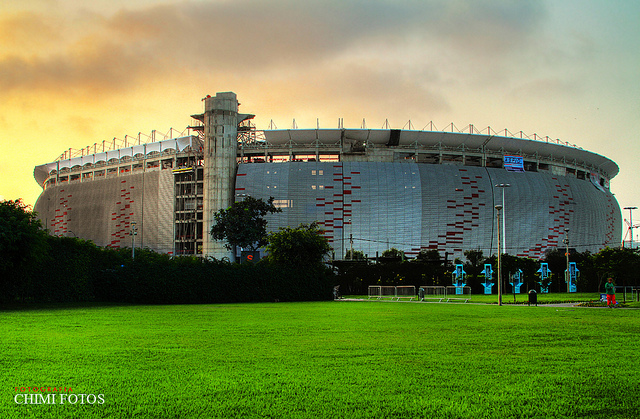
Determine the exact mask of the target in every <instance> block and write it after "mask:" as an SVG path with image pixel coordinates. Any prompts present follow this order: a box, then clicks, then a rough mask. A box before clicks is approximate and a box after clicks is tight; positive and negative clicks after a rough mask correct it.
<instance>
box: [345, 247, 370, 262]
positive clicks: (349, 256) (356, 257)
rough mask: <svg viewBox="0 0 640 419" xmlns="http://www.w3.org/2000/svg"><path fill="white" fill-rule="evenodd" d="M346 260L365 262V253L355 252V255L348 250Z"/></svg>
mask: <svg viewBox="0 0 640 419" xmlns="http://www.w3.org/2000/svg"><path fill="white" fill-rule="evenodd" d="M344 259H345V260H365V259H366V258H365V256H364V252H363V251H361V250H354V251H353V255H352V254H351V249H347V253H345V255H344Z"/></svg>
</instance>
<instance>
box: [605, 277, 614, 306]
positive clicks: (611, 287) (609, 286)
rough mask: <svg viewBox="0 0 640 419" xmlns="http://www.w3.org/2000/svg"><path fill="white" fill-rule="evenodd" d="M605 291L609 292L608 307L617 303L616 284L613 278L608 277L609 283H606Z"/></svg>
mask: <svg viewBox="0 0 640 419" xmlns="http://www.w3.org/2000/svg"><path fill="white" fill-rule="evenodd" d="M604 291H605V292H606V293H607V307H609V308H611V307H613V306H614V305H616V304H617V303H616V286H615V285H613V279H612V278H609V279H607V283H606V284H604Z"/></svg>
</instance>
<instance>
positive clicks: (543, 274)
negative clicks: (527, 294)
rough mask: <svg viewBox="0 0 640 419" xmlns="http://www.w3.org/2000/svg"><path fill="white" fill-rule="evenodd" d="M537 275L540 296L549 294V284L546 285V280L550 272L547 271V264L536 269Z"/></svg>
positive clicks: (542, 264)
mask: <svg viewBox="0 0 640 419" xmlns="http://www.w3.org/2000/svg"><path fill="white" fill-rule="evenodd" d="M538 273H539V274H540V281H538V284H540V292H541V293H542V294H546V293H548V292H549V284H548V283H547V280H548V278H549V275H550V274H551V271H550V270H549V264H548V263H541V264H540V269H538Z"/></svg>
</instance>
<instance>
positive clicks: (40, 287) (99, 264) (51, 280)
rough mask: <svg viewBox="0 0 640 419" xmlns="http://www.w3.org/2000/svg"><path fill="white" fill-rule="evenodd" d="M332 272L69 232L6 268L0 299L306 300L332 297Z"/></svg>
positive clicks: (123, 301) (120, 301) (133, 300)
mask: <svg viewBox="0 0 640 419" xmlns="http://www.w3.org/2000/svg"><path fill="white" fill-rule="evenodd" d="M332 285H333V284H332V275H331V273H330V271H329V270H327V269H323V268H321V267H309V268H307V269H304V268H301V267H299V266H296V267H289V266H283V265H275V264H272V263H268V262H266V261H264V262H260V263H257V264H242V265H240V264H235V263H230V262H226V261H218V260H204V259H200V258H195V257H176V258H170V257H169V256H167V255H163V254H158V253H154V252H151V251H147V250H140V251H138V250H136V257H135V259H132V258H131V249H122V250H113V249H104V248H100V247H98V246H95V245H94V244H93V243H91V242H88V241H84V240H80V239H75V238H60V237H51V236H49V237H48V238H47V246H46V250H45V252H44V254H43V255H41V257H40V258H39V259H38V260H37V261H33V263H32V264H30V265H29V266H28V267H27V268H26V269H22V270H21V271H19V272H18V271H15V272H13V273H12V279H11V281H10V282H9V283H8V284H7V286H6V289H5V293H4V298H3V300H4V301H5V302H11V301H19V302H91V301H95V302H114V303H144V304H186V303H231V302H259V301H312V300H326V299H330V298H332Z"/></svg>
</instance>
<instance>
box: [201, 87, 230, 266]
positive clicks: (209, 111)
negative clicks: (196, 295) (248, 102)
mask: <svg viewBox="0 0 640 419" xmlns="http://www.w3.org/2000/svg"><path fill="white" fill-rule="evenodd" d="M237 149H238V100H237V97H236V94H235V93H233V92H224V93H216V95H215V97H207V98H206V99H205V111H204V185H203V186H204V195H203V199H204V201H203V217H204V223H203V227H204V237H203V240H204V243H203V245H204V249H203V254H204V255H205V256H212V257H215V258H216V259H221V258H223V257H228V258H230V259H231V260H233V254H232V252H231V251H229V250H227V249H226V248H225V247H224V243H223V242H220V241H217V240H212V239H211V235H210V234H209V232H210V231H211V226H212V224H213V214H214V213H215V212H216V211H218V210H220V209H222V208H228V207H229V206H231V204H232V203H233V200H234V196H233V192H234V184H235V176H236V165H237V163H236V154H237Z"/></svg>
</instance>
